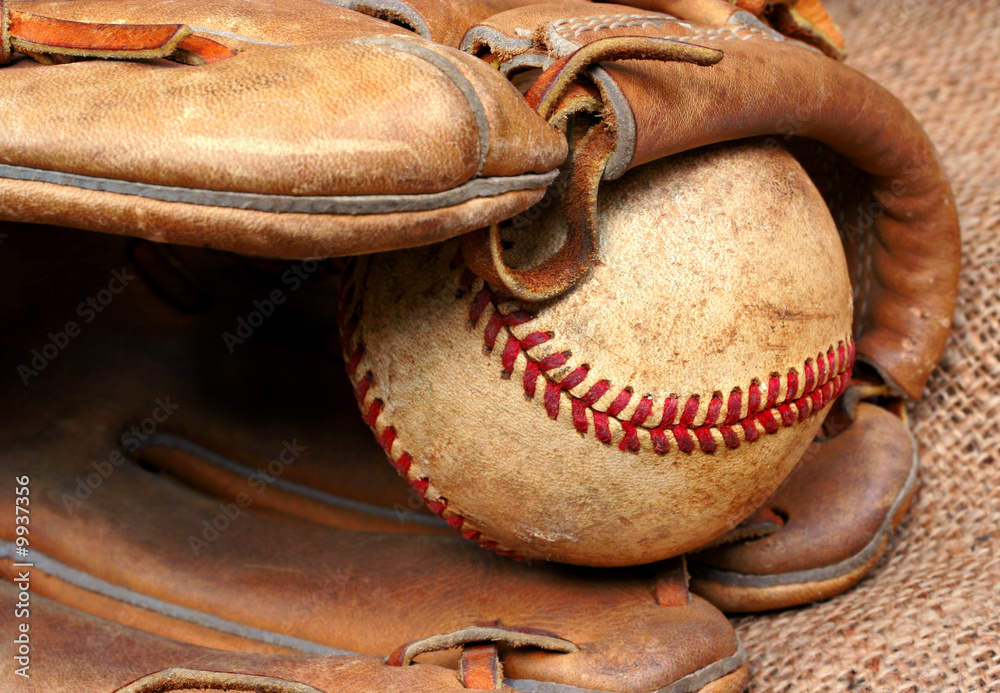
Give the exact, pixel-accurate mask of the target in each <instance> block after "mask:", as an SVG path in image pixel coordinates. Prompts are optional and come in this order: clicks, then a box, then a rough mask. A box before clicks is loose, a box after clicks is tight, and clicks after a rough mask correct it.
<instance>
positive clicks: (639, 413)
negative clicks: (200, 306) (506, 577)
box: [339, 261, 856, 559]
mask: <svg viewBox="0 0 1000 693" xmlns="http://www.w3.org/2000/svg"><path fill="white" fill-rule="evenodd" d="M352 262H353V261H352ZM349 266H350V265H349ZM352 274H353V273H351V272H346V271H345V274H344V276H345V277H347V276H352ZM475 281H476V278H475V275H473V274H472V273H471V272H470V271H469V270H468V269H465V270H464V271H463V274H462V277H461V279H460V286H459V290H458V292H457V296H456V297H457V298H461V297H462V296H466V295H468V294H469V292H470V291H471V289H472V286H473V284H474V283H475ZM345 283H346V284H349V285H348V286H345V287H344V291H343V293H342V294H341V299H342V302H341V314H340V316H339V318H340V322H341V327H342V340H341V343H342V346H343V348H344V353H345V355H346V354H348V353H349V354H350V356H349V357H348V358H347V372H348V375H349V376H350V377H351V378H352V380H355V381H356V384H355V386H354V395H355V397H356V398H357V400H358V404H359V406H360V407H361V409H362V411H363V412H364V416H363V418H364V420H365V423H367V424H368V425H369V426H370V427H371V428H372V430H373V431H375V433H376V437H377V440H378V442H379V444H380V445H381V446H382V448H383V449H384V450H385V451H386V454H387V455H388V457H389V461H390V462H391V463H392V465H393V466H394V467H395V468H396V470H397V471H398V472H399V474H400V475H402V476H403V477H404V478H405V479H407V481H408V482H409V484H410V486H411V487H412V488H413V490H414V491H415V492H416V493H417V494H419V496H420V497H421V498H422V499H423V501H424V502H425V503H426V504H427V507H429V508H430V509H431V510H432V511H433V512H434V513H435V514H436V515H438V516H439V517H441V518H442V519H444V520H445V521H446V522H447V523H448V525H449V526H450V527H452V528H453V529H455V530H457V531H458V532H460V533H461V535H462V536H463V537H465V538H466V539H469V540H471V541H475V542H477V543H478V544H479V545H480V546H482V547H484V548H487V549H491V550H493V551H496V552H497V553H499V554H501V555H503V556H509V557H511V558H515V559H521V557H520V556H518V555H517V554H516V553H515V552H513V551H509V550H506V549H502V548H500V547H498V546H497V544H496V542H495V541H492V540H488V539H485V538H483V536H482V534H481V533H480V532H479V531H477V530H473V529H466V528H464V525H465V522H466V520H465V518H464V517H463V516H462V515H460V514H458V513H456V512H454V511H449V510H448V499H447V498H445V497H443V496H440V495H439V496H438V497H436V498H431V497H429V496H428V491H429V489H430V480H429V479H428V478H426V477H420V478H417V479H410V478H409V474H410V471H411V469H412V466H413V457H412V456H411V455H410V453H408V452H406V451H400V454H399V456H398V457H395V458H394V457H393V455H392V448H393V446H394V444H395V443H396V441H397V439H398V435H397V433H396V429H395V428H393V427H391V426H386V427H385V428H384V429H383V430H382V433H381V434H379V433H378V431H377V421H378V418H379V416H380V415H381V413H382V411H383V409H384V403H383V402H382V400H381V399H378V398H376V399H374V400H372V402H371V404H369V405H368V407H367V410H366V409H365V400H366V399H367V397H368V394H369V393H370V391H371V388H372V385H373V383H374V374H373V373H372V372H371V371H368V372H366V373H365V374H364V375H363V376H362V377H361V378H360V379H358V378H357V377H356V376H357V369H358V366H359V365H360V363H361V360H362V359H363V357H364V353H365V347H364V345H363V344H362V343H360V342H359V343H358V344H357V345H355V347H354V350H353V351H351V349H350V342H351V341H352V339H353V338H354V337H355V335H356V333H357V328H358V325H359V322H360V321H359V319H358V310H359V308H360V305H359V304H360V301H357V302H354V296H355V286H354V285H353V283H350V282H345ZM501 300H506V299H505V297H504V296H502V295H500V294H496V293H494V292H492V291H491V290H490V289H489V287H488V286H486V285H485V283H484V285H483V288H482V289H481V290H480V291H478V292H477V293H476V295H475V296H474V297H473V299H472V301H471V303H470V305H469V322H470V324H471V325H473V326H475V325H478V324H479V322H480V320H481V319H482V316H483V314H484V313H485V312H486V308H487V307H489V306H490V305H491V304H492V305H493V314H492V315H491V317H490V319H489V321H488V322H487V324H486V326H485V328H484V331H483V346H484V349H485V350H486V351H487V352H489V351H492V350H493V349H494V348H495V346H496V341H497V339H498V338H499V337H500V333H501V332H502V331H503V330H505V329H506V330H507V340H506V342H505V343H504V350H503V353H502V355H501V365H502V367H503V377H504V378H510V377H511V376H512V375H513V372H514V368H515V366H516V363H517V358H518V356H521V355H522V354H523V355H524V357H525V362H526V363H525V370H524V377H523V379H522V387H523V388H524V394H525V396H526V398H527V399H529V400H532V399H534V398H535V395H536V394H537V382H538V379H539V377H544V378H545V379H546V382H545V391H544V395H543V402H542V403H543V406H544V407H545V410H546V413H547V414H548V416H549V417H550V418H552V419H557V418H558V416H559V408H560V404H561V402H562V397H563V395H564V394H565V396H566V397H568V398H569V401H570V405H571V413H572V421H573V427H574V428H575V429H576V430H577V431H579V432H580V433H581V434H584V435H585V434H587V433H588V432H589V428H590V426H589V421H588V417H587V413H588V412H589V413H590V418H591V419H592V420H593V422H594V437H595V438H597V439H598V440H599V441H601V442H602V443H605V444H610V443H611V442H612V440H613V435H612V432H611V427H610V418H616V419H617V417H618V415H619V414H621V412H622V411H624V410H625V409H626V408H627V407H628V405H629V404H630V403H631V401H632V398H633V396H634V393H633V391H632V389H631V388H629V387H626V388H623V389H622V390H621V391H619V393H618V394H617V395H616V396H615V398H614V399H613V400H612V402H611V404H610V405H609V406H608V407H607V411H603V412H602V411H599V410H597V409H594V405H595V404H596V403H597V402H598V401H599V400H600V399H601V398H603V397H604V396H605V395H606V394H607V393H608V392H609V391H610V390H611V383H610V382H609V381H608V380H599V381H597V382H596V383H594V384H593V385H592V386H591V387H590V388H589V389H588V390H587V392H586V393H584V394H583V395H574V394H573V393H572V390H574V389H576V388H577V387H579V386H580V385H582V384H583V382H584V381H585V380H586V379H587V377H588V375H589V374H590V367H589V366H587V365H582V366H580V367H578V368H576V369H574V370H572V371H570V372H569V373H568V374H566V375H564V376H563V378H562V379H561V380H560V381H556V380H554V379H553V378H552V377H551V372H552V371H555V370H558V369H560V368H562V367H563V366H565V365H566V364H567V363H568V362H569V358H570V356H571V354H570V353H569V352H556V353H551V354H547V355H545V356H544V357H542V358H541V360H539V361H536V360H534V359H532V358H531V356H530V355H529V354H528V351H529V350H531V349H534V348H536V347H538V346H541V345H542V344H545V343H547V342H549V341H551V340H552V339H553V337H554V335H553V334H552V333H550V332H532V333H530V334H529V335H527V336H526V337H525V338H524V339H522V340H518V339H517V338H516V337H515V336H514V334H513V333H512V332H511V331H510V329H509V328H511V327H515V326H517V325H522V324H524V323H526V322H529V321H530V320H533V319H534V317H535V316H534V315H532V314H531V313H528V312H527V311H524V310H518V311H515V312H513V313H510V314H509V315H503V314H502V313H501V312H500V310H499V308H498V306H497V303H498V302H499V301H501ZM348 306H352V308H351V313H350V314H348ZM855 355H856V351H855V344H854V341H853V340H849V341H848V342H847V343H846V344H844V343H840V344H838V345H837V346H836V347H831V348H830V349H828V350H827V352H826V354H823V353H819V354H817V358H816V359H815V361H814V360H813V359H806V361H805V363H804V364H803V379H804V384H803V383H800V381H799V374H798V373H797V372H796V371H795V370H789V371H788V373H787V374H786V376H785V382H786V385H787V389H786V393H785V397H784V399H783V400H782V401H781V402H779V401H778V398H779V397H780V395H781V377H780V375H779V374H778V373H772V374H771V375H770V377H769V378H768V383H767V401H766V402H762V399H763V397H764V394H763V392H762V391H761V385H760V382H759V381H757V380H756V379H754V380H753V381H752V382H751V383H750V387H749V388H748V389H747V414H746V416H744V417H742V418H740V414H741V412H742V406H743V391H742V390H741V389H740V388H738V387H737V388H733V390H732V391H731V392H730V393H729V396H728V398H725V399H724V396H723V395H722V393H719V392H716V393H714V394H713V395H712V399H711V401H710V402H709V405H708V408H707V412H706V416H705V420H704V421H703V422H702V424H701V425H699V426H694V420H695V418H696V417H697V415H698V410H699V406H700V396H699V395H692V396H690V397H688V399H687V401H686V402H685V403H684V407H683V409H681V408H680V401H679V398H678V396H677V395H670V396H669V397H666V398H665V399H664V402H663V415H662V417H661V419H660V423H659V425H657V426H655V427H652V428H644V426H643V424H645V422H646V421H647V420H648V419H649V417H650V416H651V415H652V412H653V406H654V402H653V400H652V399H651V398H650V397H648V396H644V397H642V398H640V400H639V403H638V404H637V405H636V409H635V412H634V413H633V414H632V416H631V417H630V418H629V419H628V420H620V419H619V420H618V423H619V425H620V426H621V428H622V432H623V435H622V438H621V441H620V442H619V445H618V447H619V449H620V450H622V451H623V452H625V451H627V452H638V451H639V450H640V449H641V441H640V438H639V429H640V428H643V430H646V431H647V432H648V434H649V437H650V440H651V442H652V446H653V450H654V452H656V454H658V455H666V454H668V453H669V452H670V449H671V445H670V439H669V436H668V435H667V434H668V433H669V434H670V435H671V436H673V438H674V442H675V443H676V445H677V448H678V449H679V450H680V451H681V452H684V453H688V454H690V453H693V452H694V450H695V448H696V447H697V448H700V449H701V451H702V452H704V453H706V454H712V453H714V452H716V450H717V449H718V446H719V443H718V441H717V440H716V437H715V435H714V434H713V431H716V430H717V431H718V432H719V436H720V437H721V439H722V444H723V445H724V446H725V447H726V448H728V449H735V448H738V447H739V446H740V445H741V441H740V437H739V435H738V434H737V432H736V427H737V426H738V427H739V429H740V430H741V431H742V432H743V440H744V441H746V442H748V443H752V442H754V441H756V440H757V439H758V438H759V437H760V431H759V429H758V424H759V425H760V427H762V428H763V429H764V431H766V432H767V433H769V434H774V433H777V432H778V430H780V429H781V428H782V427H783V426H784V427H788V426H791V425H793V424H795V423H797V422H799V421H803V420H805V419H806V418H808V417H809V416H810V415H812V414H814V413H816V412H818V411H820V410H821V409H823V407H825V406H826V405H827V404H829V403H830V402H831V401H833V400H834V399H835V398H836V397H838V396H840V394H842V393H843V391H844V390H845V389H846V388H847V386H848V384H849V383H850V380H851V370H852V368H853V365H854V359H855ZM837 363H840V364H841V367H842V370H841V372H840V373H836V372H835V371H836V367H837ZM800 384H803V385H804V386H803V387H802V389H801V391H800V389H799V386H800ZM723 407H725V418H724V419H723V420H722V423H721V425H720V424H719V419H720V417H721V416H722V414H723ZM762 407H763V408H762ZM678 413H680V418H679V421H678V420H677V419H678ZM775 414H777V415H778V416H779V417H780V420H779V418H777V417H776V416H775ZM696 441H697V443H696Z"/></svg>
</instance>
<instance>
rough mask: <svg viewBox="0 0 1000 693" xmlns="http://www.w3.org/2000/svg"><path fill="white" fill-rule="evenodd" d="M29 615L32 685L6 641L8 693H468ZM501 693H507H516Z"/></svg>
mask: <svg viewBox="0 0 1000 693" xmlns="http://www.w3.org/2000/svg"><path fill="white" fill-rule="evenodd" d="M17 594H18V592H17V590H16V589H15V588H14V586H13V585H12V584H11V583H9V582H8V581H7V580H3V581H0V607H2V608H0V629H2V630H3V632H4V634H5V635H6V634H13V633H16V632H17V630H16V629H17V627H18V625H19V623H20V622H22V621H21V620H20V619H17V618H15V615H14V614H15V605H16V603H17V600H18V598H17ZM30 611H31V617H30V619H28V620H27V622H28V623H29V625H30V631H29V635H30V637H31V653H32V654H31V666H30V668H29V670H28V673H29V674H30V678H28V679H25V678H22V677H19V676H17V675H16V674H15V673H14V670H15V668H17V667H16V666H15V662H14V660H13V656H14V654H15V652H14V650H15V645H14V644H13V643H12V642H10V640H12V638H6V637H5V638H4V643H3V645H2V646H0V654H2V655H3V662H2V664H0V674H2V675H3V677H4V690H6V691H11V692H12V693H13V692H15V691H16V692H18V693H21V692H25V693H26V692H28V691H45V692H46V693H112V691H115V690H117V689H118V688H119V687H121V686H124V685H126V684H128V683H130V682H132V681H134V680H136V679H138V678H140V677H142V676H146V675H148V674H150V673H153V672H157V671H162V670H164V669H168V668H171V667H185V668H189V669H196V670H205V671H215V672H231V673H240V674H255V675H259V676H269V677H275V678H280V679H284V680H286V681H292V682H301V683H305V684H308V685H311V686H313V687H315V688H317V689H319V690H321V691H325V692H327V693H347V692H348V691H364V692H370V693H376V692H377V693H389V692H396V691H399V692H400V693H402V692H404V691H405V692H406V693H417V692H423V693H444V692H445V691H462V690H467V689H466V688H465V687H464V686H462V685H461V683H460V682H459V681H458V678H457V677H456V676H455V672H454V671H452V670H450V669H444V668H441V667H435V666H432V665H429V664H417V665H414V666H412V667H407V668H399V667H390V666H386V665H385V664H383V663H382V661H381V660H380V659H379V658H377V657H360V656H354V657H350V656H332V657H331V656H328V655H315V654H313V655H310V654H294V655H287V654H249V653H237V652H225V651H221V650H214V649H210V648H205V647H197V646H194V645H189V644H185V643H180V642H177V641H174V640H170V639H168V638H164V637H160V636H157V635H152V634H149V633H146V632H143V631H141V630H137V629H135V628H130V627H128V626H123V625H121V624H118V623H115V622H114V621H108V620H105V619H101V618H95V617H93V616H90V615H88V614H85V613H83V612H81V611H78V610H76V609H72V608H69V607H66V606H63V605H61V604H58V603H55V602H52V601H50V600H48V599H46V598H44V597H41V596H39V595H32V598H31V609H30ZM12 637H13V636H12ZM175 690H180V691H181V692H182V693H187V691H193V689H187V688H185V689H175ZM231 690H233V689H231ZM503 690H505V691H507V692H508V693H509V692H510V691H512V690H513V689H511V688H507V687H504V689H503Z"/></svg>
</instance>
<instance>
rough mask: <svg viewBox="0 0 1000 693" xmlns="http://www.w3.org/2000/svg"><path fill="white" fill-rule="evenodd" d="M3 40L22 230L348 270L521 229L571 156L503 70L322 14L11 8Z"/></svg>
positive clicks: (7, 139)
mask: <svg viewBox="0 0 1000 693" xmlns="http://www.w3.org/2000/svg"><path fill="white" fill-rule="evenodd" d="M192 26H195V27H198V29H197V31H193V30H192V29H191V27H192ZM0 37H2V41H0V45H2V48H0V89H2V91H3V93H4V94H7V95H8V97H9V98H7V99H5V100H4V102H3V104H2V105H0V118H2V120H3V122H4V123H5V126H4V128H3V131H2V133H0V153H2V154H0V157H2V158H0V219H4V220H9V221H27V222H33V223H54V224H58V225H62V226H71V227H75V228H82V229H89V230H93V231H102V232H110V233H120V234H127V235H132V236H140V237H143V238H149V239H152V240H156V241H168V242H174V243H184V244H188V245H196V246H209V247H214V248H221V249H225V250H233V251H238V252H241V253H248V254H256V255H267V256H272V257H329V256H334V255H347V254H354V253H359V252H372V251H376V250H388V249H392V248H403V247H408V246H412V245H419V244H423V243H430V242H433V241H437V240H442V239H445V238H450V237H452V236H455V235H457V234H460V233H463V232H465V231H469V230H472V229H475V228H478V227H481V226H483V225H487V224H489V223H492V222H494V221H499V220H501V219H505V218H507V217H509V216H511V215H513V214H515V213H517V212H519V211H522V210H524V209H526V208H527V207H529V206H530V205H531V204H533V203H534V202H537V201H538V200H539V199H540V198H541V197H542V195H543V194H544V192H545V189H546V187H547V185H548V184H549V183H550V182H551V181H552V179H553V178H554V176H555V167H556V166H558V165H559V163H560V162H561V161H562V160H563V159H564V158H565V156H566V143H565V140H564V139H563V138H562V137H560V136H559V135H558V133H556V132H554V131H553V130H552V129H551V128H550V127H549V126H548V125H546V124H545V123H544V122H543V121H541V120H540V119H539V118H538V116H537V115H536V114H535V113H534V112H533V111H532V109H531V108H530V107H529V106H528V105H527V104H526V103H525V102H524V100H523V99H522V98H521V96H520V95H519V94H518V93H517V90H516V89H514V87H512V86H511V85H510V83H508V82H507V80H505V79H503V78H502V77H501V76H500V75H498V74H497V72H496V70H495V69H493V68H491V67H490V66H488V65H486V64H484V63H483V62H482V61H480V60H477V59H475V58H473V57H472V56H469V55H466V54H463V53H462V52H460V51H458V50H456V49H454V48H450V47H446V46H442V45H440V44H437V43H433V42H431V41H428V40H425V39H423V38H421V37H419V36H416V35H415V34H413V33H412V32H410V31H408V30H406V29H404V28H401V27H398V26H395V25H393V24H390V23H389V22H385V21H381V20H378V19H374V18H371V17H368V16H365V15H362V14H360V13H357V12H353V11H350V10H346V9H342V8H340V7H337V6H335V5H332V4H330V3H327V2H322V1H321V0H295V1H294V2H282V3H280V4H275V3H272V2H266V0H251V1H250V2H239V3H231V4H228V5H227V4H226V3H223V4H221V5H214V4H201V5H199V4H196V3H195V4H193V3H187V2H179V1H171V2H137V3H132V4H129V5H123V4H122V3H120V2H115V1H114V0H111V1H108V0H93V1H87V2H12V1H10V0H7V2H5V3H0ZM94 58H105V59H103V60H98V59H94ZM179 62H180V63H188V64H186V65H179V64H178V63H179ZM191 63H194V64H191ZM390 85H391V88H388V87H389V86H390Z"/></svg>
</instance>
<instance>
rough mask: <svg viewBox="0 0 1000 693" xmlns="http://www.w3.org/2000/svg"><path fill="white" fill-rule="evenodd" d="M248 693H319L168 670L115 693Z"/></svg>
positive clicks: (292, 684)
mask: <svg viewBox="0 0 1000 693" xmlns="http://www.w3.org/2000/svg"><path fill="white" fill-rule="evenodd" d="M185 690H199V691H201V690H206V691H247V692H251V691H252V692H253V693H322V691H320V690H319V689H318V688H313V687H312V686H310V685H308V684H305V683H298V682H296V681H287V680H285V679H277V678H272V677H270V676H254V675H251V674H231V673H228V672H221V671H197V670H195V669H181V668H171V669H164V670H163V671H158V672H156V673H155V674H149V675H148V676H143V677H142V678H141V679H138V680H136V681H133V682H132V683H130V684H128V685H126V686H122V687H121V688H118V689H117V690H115V691H114V693H167V692H168V691H185Z"/></svg>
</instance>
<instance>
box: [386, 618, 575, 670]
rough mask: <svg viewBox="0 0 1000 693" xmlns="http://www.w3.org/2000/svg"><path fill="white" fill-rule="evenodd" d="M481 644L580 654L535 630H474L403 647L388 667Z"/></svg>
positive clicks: (561, 641)
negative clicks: (437, 653) (429, 653)
mask: <svg viewBox="0 0 1000 693" xmlns="http://www.w3.org/2000/svg"><path fill="white" fill-rule="evenodd" d="M480 643H502V644H504V645H509V646H511V647H537V648H539V649H542V650H548V651H549V652H561V653H563V654H569V653H571V652H578V651H579V650H580V648H579V647H577V646H576V645H575V644H573V643H571V642H570V641H569V640H566V639H565V638H560V637H559V636H557V635H554V634H553V633H548V632H546V631H543V630H538V629H535V628H512V627H510V626H472V627H470V628H463V629H462V630H456V631H453V632H451V633H444V634H442V635H433V636H431V637H429V638H424V639H423V640H414V641H413V642H410V643H407V644H405V645H401V646H400V647H398V648H396V650H395V651H394V652H393V653H392V654H391V655H389V658H388V659H387V660H386V664H388V665H389V666H393V667H406V666H410V665H411V664H413V660H414V659H415V658H416V657H419V656H420V655H422V654H425V653H427V652H438V651H440V650H451V649H453V648H456V647H463V646H465V645H472V644H480Z"/></svg>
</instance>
